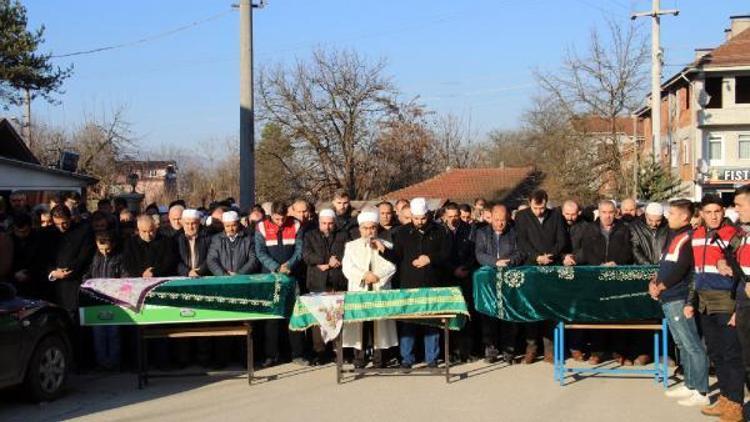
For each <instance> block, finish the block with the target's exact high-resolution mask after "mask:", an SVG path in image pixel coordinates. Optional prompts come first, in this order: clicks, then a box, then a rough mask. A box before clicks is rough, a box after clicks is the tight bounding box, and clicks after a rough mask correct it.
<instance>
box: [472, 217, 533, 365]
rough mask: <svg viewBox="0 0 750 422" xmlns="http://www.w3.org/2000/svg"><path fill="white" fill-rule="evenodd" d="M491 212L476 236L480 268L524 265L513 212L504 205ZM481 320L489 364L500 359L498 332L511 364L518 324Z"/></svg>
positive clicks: (481, 317)
mask: <svg viewBox="0 0 750 422" xmlns="http://www.w3.org/2000/svg"><path fill="white" fill-rule="evenodd" d="M491 211H492V220H491V221H490V224H489V225H487V226H484V227H482V228H480V229H478V230H477V231H476V233H475V236H476V237H475V241H476V246H475V250H476V259H477V261H478V262H479V265H482V266H488V267H513V266H517V265H522V264H523V262H524V256H523V253H521V251H520V250H519V249H518V237H517V235H516V231H515V228H514V227H513V226H511V225H510V224H509V222H510V213H509V212H508V208H507V207H506V206H505V205H502V204H496V205H493V206H492V208H491ZM479 321H480V322H481V325H482V346H484V359H485V360H486V361H487V362H488V363H492V362H494V361H495V360H497V358H498V356H499V354H500V351H499V350H498V331H499V332H500V336H499V340H500V345H499V346H500V350H502V354H503V360H504V361H505V362H507V363H509V364H512V363H513V357H514V355H515V348H516V347H515V345H516V337H517V335H518V328H519V325H518V324H516V323H513V322H506V321H502V322H501V321H500V320H498V319H496V318H494V317H490V316H487V315H484V314H479Z"/></svg>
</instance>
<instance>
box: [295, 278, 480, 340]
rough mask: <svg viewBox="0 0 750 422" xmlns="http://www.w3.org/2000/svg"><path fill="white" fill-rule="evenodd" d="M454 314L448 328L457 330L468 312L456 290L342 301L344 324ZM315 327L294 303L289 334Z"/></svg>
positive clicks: (352, 295) (362, 295)
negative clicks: (291, 331) (292, 331)
mask: <svg viewBox="0 0 750 422" xmlns="http://www.w3.org/2000/svg"><path fill="white" fill-rule="evenodd" d="M441 314H455V315H456V317H455V318H452V319H451V320H450V322H449V328H450V329H452V330H458V329H460V328H461V327H463V325H464V324H465V322H466V317H467V316H468V315H469V312H468V310H467V308H466V302H465V301H464V297H463V295H462V294H461V289H459V288H457V287H440V288H422V289H393V290H381V291H377V292H347V293H346V296H345V298H344V322H345V323H346V322H357V321H376V320H379V319H397V318H398V317H409V316H425V315H441ZM414 322H415V323H429V324H430V325H436V324H439V321H437V320H434V321H430V320H414ZM314 325H318V323H317V321H316V320H315V318H314V317H313V316H312V314H311V313H310V312H309V311H308V310H307V308H306V307H305V305H304V304H302V302H300V301H299V300H297V302H296V304H295V306H294V311H293V312H292V317H291V318H290V320H289V328H290V329H291V330H295V331H300V330H305V329H307V328H309V327H312V326H314Z"/></svg>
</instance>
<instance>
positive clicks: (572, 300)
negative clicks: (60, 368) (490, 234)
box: [473, 266, 662, 322]
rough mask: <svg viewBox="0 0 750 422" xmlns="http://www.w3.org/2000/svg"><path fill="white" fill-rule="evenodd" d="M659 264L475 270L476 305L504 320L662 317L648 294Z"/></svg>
mask: <svg viewBox="0 0 750 422" xmlns="http://www.w3.org/2000/svg"><path fill="white" fill-rule="evenodd" d="M656 270H657V267H656V266H618V267H601V266H580V267H563V266H550V267H541V266H527V267H526V266H525V267H515V268H501V269H495V268H492V267H482V268H480V269H479V270H477V271H476V272H475V273H474V283H473V284H474V304H475V306H476V310H477V311H478V312H481V313H483V314H485V315H489V316H493V317H496V318H500V319H502V320H506V321H515V322H533V321H545V320H552V321H565V322H605V321H635V320H651V319H661V318H662V312H661V306H660V305H659V303H658V302H657V301H654V300H653V299H651V297H650V296H649V295H648V283H649V281H650V279H651V277H652V276H653V275H654V274H656Z"/></svg>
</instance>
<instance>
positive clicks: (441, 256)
mask: <svg viewBox="0 0 750 422" xmlns="http://www.w3.org/2000/svg"><path fill="white" fill-rule="evenodd" d="M410 209H411V214H412V222H411V223H410V224H407V225H405V226H404V227H403V228H402V229H400V230H398V232H397V233H396V234H395V236H394V238H393V243H394V249H393V252H392V257H391V261H392V262H395V263H396V264H397V266H398V268H399V282H400V287H401V288H405V289H408V288H417V287H437V286H441V285H443V284H445V283H446V282H447V281H448V280H449V279H450V276H451V269H452V266H451V260H450V252H451V250H452V246H451V238H450V237H449V236H448V233H446V231H445V229H444V228H442V227H441V226H440V225H438V224H436V223H435V222H433V221H431V219H430V216H429V213H428V210H427V202H426V201H425V199H424V198H414V199H412V201H411V204H410ZM401 328H402V330H401V337H400V338H399V344H400V347H401V359H402V360H401V367H402V368H403V369H404V370H409V369H410V368H411V367H412V365H413V364H414V359H415V358H414V341H415V336H416V333H417V329H418V328H423V329H424V348H425V362H426V363H427V366H429V367H437V358H438V355H439V353H440V344H439V340H440V330H438V329H437V328H435V327H418V326H417V325H415V324H410V323H404V324H403V325H402V326H401Z"/></svg>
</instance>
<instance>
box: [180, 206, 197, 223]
mask: <svg viewBox="0 0 750 422" xmlns="http://www.w3.org/2000/svg"><path fill="white" fill-rule="evenodd" d="M182 218H184V219H186V220H200V219H201V212H200V211H198V210H194V209H191V208H188V209H186V210H185V211H183V212H182Z"/></svg>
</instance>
